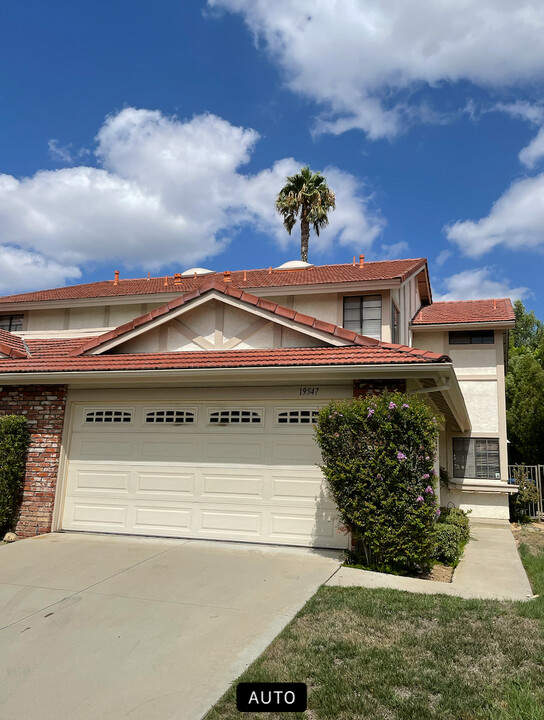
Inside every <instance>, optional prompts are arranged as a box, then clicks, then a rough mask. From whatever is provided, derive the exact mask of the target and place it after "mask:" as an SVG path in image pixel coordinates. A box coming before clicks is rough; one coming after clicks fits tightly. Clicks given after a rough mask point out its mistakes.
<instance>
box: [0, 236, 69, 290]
mask: <svg viewBox="0 0 544 720" xmlns="http://www.w3.org/2000/svg"><path fill="white" fill-rule="evenodd" d="M0 267H1V268H2V273H1V274H0V294H6V293H8V292H11V291H12V290H15V289H17V290H21V291H23V290H39V289H41V288H44V287H59V286H61V285H64V284H65V283H66V282H68V281H73V280H78V279H79V278H80V277H81V271H80V270H79V268H77V267H70V266H66V265H60V264H59V263H57V262H55V261H54V260H47V259H45V258H44V257H43V256H42V255H40V254H39V253H35V252H26V251H24V250H19V249H18V248H12V247H8V246H0Z"/></svg>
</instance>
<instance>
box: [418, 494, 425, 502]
mask: <svg viewBox="0 0 544 720" xmlns="http://www.w3.org/2000/svg"><path fill="white" fill-rule="evenodd" d="M416 502H420V503H421V502H424V500H423V496H422V495H418V496H417V498H416Z"/></svg>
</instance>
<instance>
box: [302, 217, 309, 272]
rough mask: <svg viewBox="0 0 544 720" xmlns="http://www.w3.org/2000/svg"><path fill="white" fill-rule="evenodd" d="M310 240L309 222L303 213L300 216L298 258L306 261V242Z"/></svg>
mask: <svg viewBox="0 0 544 720" xmlns="http://www.w3.org/2000/svg"><path fill="white" fill-rule="evenodd" d="M309 242H310V223H309V222H308V220H307V218H306V214H305V213H303V214H302V216H301V218H300V259H301V260H302V262H308V244H309Z"/></svg>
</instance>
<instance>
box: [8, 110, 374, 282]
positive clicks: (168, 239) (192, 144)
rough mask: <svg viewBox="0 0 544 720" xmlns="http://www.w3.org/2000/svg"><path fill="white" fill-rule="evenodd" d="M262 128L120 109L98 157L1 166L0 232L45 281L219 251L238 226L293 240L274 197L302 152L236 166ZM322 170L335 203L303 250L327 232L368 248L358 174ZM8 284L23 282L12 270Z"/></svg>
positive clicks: (370, 221) (368, 222) (369, 218)
mask: <svg viewBox="0 0 544 720" xmlns="http://www.w3.org/2000/svg"><path fill="white" fill-rule="evenodd" d="M258 138H259V135H258V133H257V132H256V131H255V130H251V129H246V128H242V127H236V126H234V125H231V124H230V123H228V122H227V121H226V120H224V119H222V118H220V117H217V116H215V115H200V116H196V117H194V118H192V119H191V120H187V121H181V120H179V119H177V118H173V117H166V116H164V115H162V114H161V113H160V112H158V111H150V110H137V109H134V108H126V109H125V110H122V111H121V112H119V113H118V114H116V115H111V116H109V117H108V118H106V120H105V122H104V124H103V126H102V127H101V128H100V130H99V132H98V135H97V149H96V157H97V159H98V162H99V164H100V167H98V168H97V167H87V166H83V165H80V166H76V167H70V168H64V169H61V170H55V171H40V172H37V173H36V174H35V175H34V176H32V177H28V178H23V179H17V178H15V177H13V176H10V175H0V237H1V238H2V243H4V244H5V245H7V246H10V247H12V248H13V247H16V248H19V249H20V251H21V252H23V253H29V254H30V255H31V256H33V257H37V258H39V259H40V261H39V262H40V263H41V268H42V272H41V274H40V282H39V284H40V285H41V286H42V287H43V286H47V285H51V284H55V283H58V282H61V281H62V280H61V279H59V278H61V277H64V278H66V279H70V278H74V277H77V274H74V273H75V271H76V270H77V268H81V267H83V266H85V265H86V264H88V263H96V262H105V261H115V262H116V263H119V264H122V265H124V266H125V267H127V268H136V267H141V268H143V269H144V270H151V271H157V270H158V269H159V268H161V267H164V266H168V265H171V264H173V263H175V264H176V265H177V267H179V268H180V269H183V268H186V267H188V266H190V265H194V264H197V263H199V262H202V261H203V260H205V259H206V258H210V257H212V256H214V255H217V254H218V253H219V252H221V251H222V250H223V249H224V248H225V247H226V245H227V244H228V242H229V237H231V236H232V235H233V234H235V233H236V232H237V231H238V229H239V228H240V227H241V226H243V225H246V226H250V227H253V228H255V229H257V230H260V231H262V232H265V233H268V234H269V235H271V236H272V237H273V238H275V240H276V241H279V242H280V244H281V245H282V246H284V247H285V246H287V245H288V244H289V242H291V243H292V244H293V247H296V245H297V243H298V241H297V237H296V236H297V232H296V231H293V237H292V239H291V240H290V239H289V238H288V236H287V233H286V232H285V230H284V229H283V227H282V224H281V218H280V217H279V216H278V215H277V214H276V212H275V208H274V200H275V197H276V194H277V192H278V191H279V189H280V188H281V186H282V185H283V183H284V182H285V178H286V175H287V174H290V173H292V172H295V171H297V170H298V169H300V167H301V166H302V165H303V164H304V163H302V162H296V161H295V160H294V159H292V158H286V159H283V160H279V161H278V162H277V163H275V165H273V166H272V168H269V169H266V170H263V171H261V172H259V173H257V174H254V175H250V174H244V173H243V172H241V171H240V168H241V167H242V166H243V165H244V164H246V163H247V162H248V161H249V159H250V158H251V154H252V151H253V149H254V146H255V143H256V142H257V140H258ZM53 147H56V148H57V149H58V147H57V146H56V145H54V146H53ZM325 172H326V176H327V179H328V182H329V184H330V187H331V188H332V189H333V190H334V191H335V192H336V195H337V203H338V209H337V211H336V212H334V213H332V215H331V225H330V227H329V228H327V229H326V230H325V231H324V232H323V233H322V235H321V237H320V238H313V239H312V241H311V248H310V250H311V251H312V249H313V250H314V251H315V252H319V251H323V250H325V249H327V248H328V247H329V246H330V245H331V244H334V243H339V244H341V245H353V246H354V248H356V249H361V248H363V249H364V248H365V247H369V246H370V245H371V244H372V242H373V240H374V239H375V238H376V237H377V236H378V235H379V233H380V232H381V230H382V228H383V226H384V221H383V220H382V218H381V217H380V216H379V215H377V214H376V213H375V212H373V211H372V208H371V199H370V198H367V197H365V196H364V192H363V188H362V187H361V185H360V184H359V183H358V181H357V180H356V178H355V177H353V176H352V175H350V174H348V173H344V172H342V171H340V170H339V169H338V168H334V167H330V168H326V171H325ZM0 247H1V246H0ZM59 268H60V269H63V270H62V271H61V270H59ZM63 272H64V275H62V273H63ZM59 273H60V274H59ZM4 283H5V285H6V283H7V285H9V288H11V289H14V290H15V289H18V288H20V287H21V281H20V277H19V276H18V275H17V274H16V273H14V274H13V275H11V280H10V281H9V282H8V281H6V280H5V281H4ZM37 284H38V283H36V285H37Z"/></svg>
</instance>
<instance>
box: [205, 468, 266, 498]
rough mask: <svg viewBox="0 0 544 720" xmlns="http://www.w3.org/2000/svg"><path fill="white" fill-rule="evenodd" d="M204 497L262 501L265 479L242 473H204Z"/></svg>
mask: <svg viewBox="0 0 544 720" xmlns="http://www.w3.org/2000/svg"><path fill="white" fill-rule="evenodd" d="M202 480H203V482H202V496H203V497H204V498H206V497H225V498H230V499H247V498H249V499H251V500H262V498H263V488H264V477H263V476H262V475H261V476H256V477H255V476H253V477H252V476H244V475H242V474H241V473H239V472H238V473H233V474H231V475H227V474H225V473H211V472H204V473H203V476H202Z"/></svg>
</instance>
